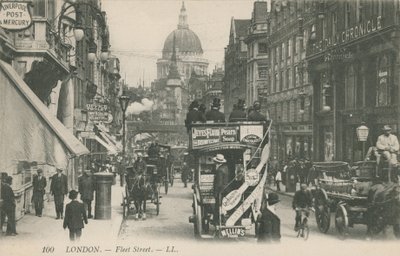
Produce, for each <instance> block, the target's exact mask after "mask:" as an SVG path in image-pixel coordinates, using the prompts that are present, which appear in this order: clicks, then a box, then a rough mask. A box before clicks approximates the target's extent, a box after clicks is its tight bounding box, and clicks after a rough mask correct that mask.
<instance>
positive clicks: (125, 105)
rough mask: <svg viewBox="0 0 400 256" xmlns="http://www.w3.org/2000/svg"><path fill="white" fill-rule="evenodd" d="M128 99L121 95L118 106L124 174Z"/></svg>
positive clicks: (121, 182)
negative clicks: (120, 118)
mask: <svg viewBox="0 0 400 256" xmlns="http://www.w3.org/2000/svg"><path fill="white" fill-rule="evenodd" d="M129 101H130V98H129V96H126V95H122V96H120V97H119V104H120V105H121V110H122V159H123V160H122V161H123V168H124V173H125V165H126V157H125V147H126V145H125V144H126V141H125V137H126V136H125V118H126V117H125V113H126V109H127V108H128V105H129ZM120 184H121V187H122V186H123V185H124V175H121V181H120Z"/></svg>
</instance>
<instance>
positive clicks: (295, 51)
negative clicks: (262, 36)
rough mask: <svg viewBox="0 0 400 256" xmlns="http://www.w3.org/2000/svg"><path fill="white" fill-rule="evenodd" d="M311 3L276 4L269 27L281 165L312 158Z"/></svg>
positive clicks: (275, 143)
mask: <svg viewBox="0 0 400 256" xmlns="http://www.w3.org/2000/svg"><path fill="white" fill-rule="evenodd" d="M311 7H312V2H311V1H301V2H298V1H272V2H271V10H270V13H269V19H268V21H269V27H268V58H269V59H268V62H269V64H268V73H267V81H268V82H267V83H268V87H267V90H265V89H261V90H259V97H260V98H261V100H262V102H263V104H264V105H267V109H268V111H269V114H270V117H271V119H272V120H273V125H272V133H271V134H272V155H274V156H277V158H278V159H279V160H280V161H286V160H287V159H289V158H294V157H295V158H308V159H310V158H311V156H312V144H313V143H312V121H313V120H312V108H311V106H312V95H313V90H312V85H311V83H310V81H309V79H308V74H307V63H306V61H305V58H306V51H305V49H306V48H305V47H306V45H305V43H306V40H304V38H305V37H308V35H309V31H308V30H306V29H304V28H303V24H309V20H310V19H313V17H314V11H313V10H312V8H311Z"/></svg>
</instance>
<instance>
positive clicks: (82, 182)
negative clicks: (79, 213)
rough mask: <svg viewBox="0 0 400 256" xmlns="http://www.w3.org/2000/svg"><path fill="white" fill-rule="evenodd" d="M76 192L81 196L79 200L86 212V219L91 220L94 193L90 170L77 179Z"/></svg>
mask: <svg viewBox="0 0 400 256" xmlns="http://www.w3.org/2000/svg"><path fill="white" fill-rule="evenodd" d="M78 191H79V193H80V194H81V200H82V202H83V205H84V206H85V210H87V216H88V218H89V219H90V218H93V215H92V201H93V197H94V195H93V194H94V191H95V183H94V180H93V176H92V173H91V171H90V170H85V171H84V173H83V174H82V176H80V177H79V178H78Z"/></svg>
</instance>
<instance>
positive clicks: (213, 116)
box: [185, 98, 269, 131]
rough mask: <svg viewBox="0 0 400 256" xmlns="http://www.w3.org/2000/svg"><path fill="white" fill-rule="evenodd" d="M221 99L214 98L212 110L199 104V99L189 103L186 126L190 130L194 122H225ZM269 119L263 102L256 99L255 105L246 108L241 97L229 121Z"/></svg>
mask: <svg viewBox="0 0 400 256" xmlns="http://www.w3.org/2000/svg"><path fill="white" fill-rule="evenodd" d="M220 109H221V100H220V99H219V98H214V99H213V102H212V104H211V106H210V110H208V111H206V107H205V105H204V104H199V102H198V101H197V100H194V101H193V102H192V103H191V104H190V105H189V111H188V113H187V114H186V120H185V126H186V128H187V130H188V131H189V128H190V125H191V124H192V123H197V122H200V123H205V122H214V123H225V122H226V120H225V114H224V113H222V112H221V111H220ZM268 119H269V115H268V112H267V113H266V115H264V114H262V113H261V103H260V102H259V101H255V102H254V103H253V106H251V107H249V108H248V109H246V104H245V102H244V100H242V99H239V100H238V102H237V103H236V104H234V106H233V110H232V112H231V113H230V115H229V118H228V122H240V121H267V120H268Z"/></svg>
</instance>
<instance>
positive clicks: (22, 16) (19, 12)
mask: <svg viewBox="0 0 400 256" xmlns="http://www.w3.org/2000/svg"><path fill="white" fill-rule="evenodd" d="M31 24H32V16H31V13H30V10H29V3H27V2H15V1H14V2H12V1H8V2H0V27H2V28H4V29H7V30H23V29H27V28H28V27H29V26H30V25H31Z"/></svg>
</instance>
